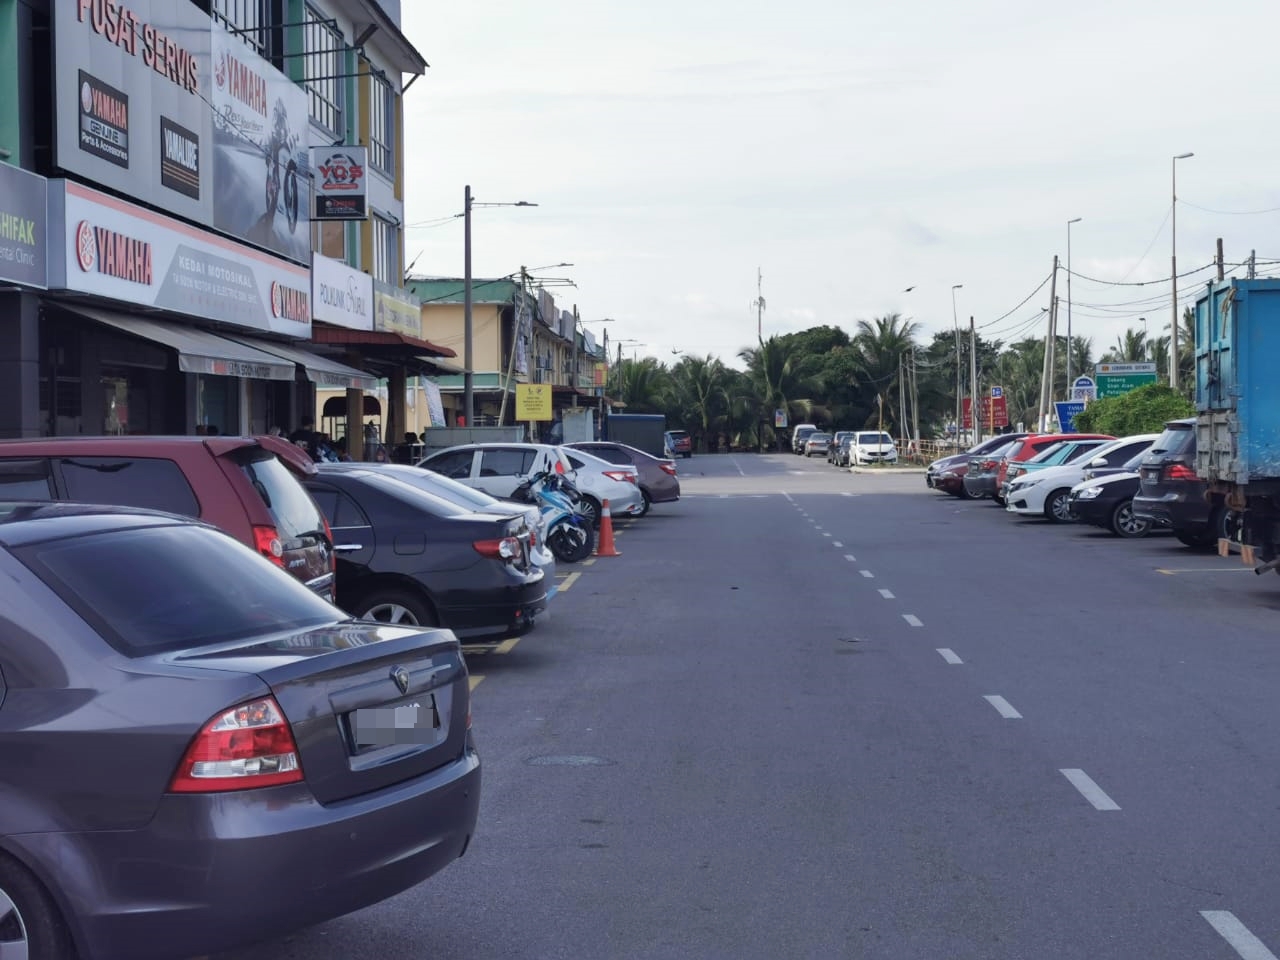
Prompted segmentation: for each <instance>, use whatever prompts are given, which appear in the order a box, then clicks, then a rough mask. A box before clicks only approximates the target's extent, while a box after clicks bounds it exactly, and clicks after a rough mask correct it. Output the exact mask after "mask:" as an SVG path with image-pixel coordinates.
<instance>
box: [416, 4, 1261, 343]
mask: <svg viewBox="0 0 1280 960" xmlns="http://www.w3.org/2000/svg"><path fill="white" fill-rule="evenodd" d="M1277 27H1280V6H1278V5H1276V4H1275V3H1274V2H1261V0H1242V2H1237V3H1235V4H1233V5H1231V6H1230V7H1229V8H1228V7H1213V6H1206V5H1205V4H1203V3H1191V2H1186V0H1159V2H1157V0H1110V2H1105V3H1104V2H1099V0H1074V2H1072V3H1057V4H1048V3H1028V2H1027V0H1016V2H993V0H971V2H967V3H963V4H962V3H955V2H916V3H912V2H903V3H898V4H879V3H870V2H867V0H840V2H828V0H790V2H788V3H778V2H775V0H771V2H762V0H736V2H733V3H727V2H721V0H683V2H674V0H648V2H646V3H643V4H638V3H630V2H627V3H624V2H619V0H554V2H549V3H531V2H529V0H467V2H465V3H443V2H437V0H406V2H405V3H404V31H405V33H406V34H407V36H408V37H409V38H410V39H411V40H412V42H413V43H414V44H415V45H416V46H417V47H418V49H419V50H421V51H422V53H423V54H424V56H425V57H426V59H427V61H428V62H429V63H430V64H431V67H430V69H429V70H428V71H427V74H426V76H424V77H422V78H421V79H420V80H418V81H417V83H415V85H414V86H413V88H412V89H411V90H410V91H409V93H408V95H407V100H406V126H407V137H406V155H407V165H408V170H409V178H408V187H407V196H406V201H407V219H408V221H409V222H410V223H411V224H422V225H421V226H414V227H412V228H411V229H410V230H409V231H408V233H407V239H406V251H407V259H408V260H413V259H414V258H415V257H416V258H418V259H417V262H416V265H415V267H414V271H415V273H424V274H429V275H445V276H459V277H460V276H462V270H463V229H462V221H461V219H455V220H448V221H446V222H444V223H443V224H441V223H439V221H440V220H441V218H447V217H449V216H450V215H452V214H456V213H459V212H461V210H462V206H463V187H464V185H465V184H467V183H470V184H471V185H472V190H473V193H474V196H475V198H476V201H477V203H482V202H507V201H517V200H527V201H530V202H534V203H537V204H539V206H538V207H537V208H536V209H516V208H504V207H494V208H481V207H476V208H475V209H474V210H473V213H472V220H473V245H472V246H473V260H474V264H473V270H474V274H475V276H477V277H483V276H496V275H501V274H506V273H510V272H512V271H516V270H518V269H519V267H520V266H521V265H522V264H523V265H526V266H528V267H531V268H532V267H540V266H543V265H546V264H555V263H560V262H570V263H573V264H574V266H573V267H571V268H560V269H558V270H548V271H541V274H542V275H544V276H554V277H567V278H569V279H572V280H573V282H574V283H576V284H577V287H576V289H575V288H572V287H570V288H565V289H557V290H556V291H555V293H556V296H557V301H558V302H559V303H560V304H562V305H563V306H565V307H566V308H571V307H572V304H573V303H574V302H576V303H577V304H578V305H579V310H580V313H581V315H582V317H583V318H584V319H585V320H587V321H593V320H599V319H600V318H604V317H613V318H616V322H614V323H610V324H607V325H603V324H597V323H588V329H590V330H592V331H594V332H595V333H596V334H597V335H599V334H600V333H602V332H603V331H605V330H608V332H609V336H610V339H611V340H617V339H619V338H622V339H633V340H637V341H641V343H642V344H643V345H640V346H638V347H633V346H630V345H629V346H627V347H625V350H626V353H627V355H628V356H630V355H631V353H632V351H633V350H636V349H638V351H639V355H640V356H645V355H650V356H655V357H659V358H660V359H662V360H664V361H668V362H669V361H671V360H673V359H675V358H674V357H673V356H672V351H673V350H682V351H685V352H688V353H693V354H698V355H705V354H712V355H715V356H719V357H721V358H722V359H724V360H725V361H726V362H731V363H733V364H734V365H740V364H739V363H738V361H737V353H738V351H739V350H740V349H742V348H743V347H747V346H751V345H753V344H754V343H755V341H756V312H755V309H754V307H753V306H752V303H753V300H754V299H755V297H756V271H757V269H759V270H760V271H762V273H763V277H764V279H763V294H764V299H765V302H766V309H765V311H764V333H765V336H766V337H767V336H769V335H770V334H773V333H783V332H789V331H794V330H801V329H804V328H806V327H810V326H814V325H817V324H823V323H826V324H832V325H837V326H841V327H843V328H844V329H846V330H849V331H850V332H852V331H853V329H854V327H855V325H856V323H857V321H858V320H861V319H870V318H872V317H875V316H877V315H881V314H884V313H888V312H898V313H901V314H903V315H904V316H907V317H911V318H914V319H915V320H916V321H918V322H919V324H920V325H921V328H922V332H923V335H922V337H921V339H922V340H927V339H928V337H929V335H931V334H932V333H934V332H936V331H939V330H951V329H952V289H951V288H952V285H953V284H963V289H961V290H958V291H956V294H955V304H956V309H957V312H958V314H959V317H960V321H961V323H962V324H963V325H964V326H965V327H966V328H967V326H968V318H969V316H970V315H972V316H973V317H974V318H975V321H976V322H977V324H979V326H980V327H981V326H982V325H984V324H985V325H986V329H985V330H983V331H982V332H983V333H984V335H993V336H995V337H1000V338H1003V339H1005V340H1006V341H1007V340H1011V339H1016V338H1018V337H1020V336H1024V335H1026V334H1027V333H1037V334H1039V335H1041V336H1043V333H1044V325H1043V324H1042V323H1040V322H1038V321H1036V320H1035V318H1036V316H1037V315H1038V314H1039V313H1040V308H1041V307H1046V306H1048V305H1049V287H1048V285H1047V284H1046V285H1045V286H1044V288H1043V289H1042V290H1040V291H1039V292H1038V293H1036V294H1035V295H1034V296H1030V295H1031V294H1032V292H1033V291H1034V290H1035V289H1036V287H1037V286H1038V285H1039V284H1040V283H1041V281H1043V280H1047V278H1048V277H1049V275H1050V272H1051V267H1052V263H1053V257H1054V255H1055V254H1057V255H1059V256H1060V257H1062V259H1063V262H1064V264H1065V262H1066V258H1067V221H1068V220H1070V219H1072V218H1073V217H1081V218H1083V219H1082V221H1081V222H1080V223H1077V224H1075V225H1074V226H1072V228H1071V246H1072V250H1071V253H1072V266H1073V268H1074V270H1075V271H1076V272H1077V273H1078V274H1082V275H1084V276H1087V277H1093V278H1098V279H1099V280H1104V281H1111V282H1117V281H1123V282H1125V283H1127V284H1135V283H1139V282H1142V281H1153V280H1155V281H1160V280H1162V281H1163V282H1160V283H1155V284H1152V285H1148V286H1115V285H1103V284H1098V283H1094V282H1090V281H1086V280H1081V279H1079V278H1077V279H1075V280H1073V282H1072V288H1071V298H1072V300H1073V304H1074V305H1073V309H1072V322H1073V327H1072V332H1073V333H1075V334H1077V335H1084V336H1090V337H1092V338H1093V339H1094V348H1095V356H1098V355H1100V354H1101V353H1102V352H1103V351H1104V350H1105V349H1106V348H1107V347H1108V346H1110V345H1111V344H1113V343H1114V342H1115V340H1116V336H1117V334H1119V333H1121V332H1123V331H1124V329H1125V327H1126V326H1133V327H1135V328H1141V324H1139V323H1138V318H1139V317H1142V316H1145V317H1147V318H1148V328H1149V330H1150V333H1151V336H1153V337H1154V336H1156V335H1157V334H1158V333H1161V332H1163V331H1164V327H1165V326H1166V325H1167V323H1168V321H1169V317H1170V312H1171V311H1170V304H1171V300H1170V284H1169V274H1170V261H1169V258H1170V253H1171V233H1170V223H1169V213H1170V193H1171V183H1170V167H1171V165H1172V164H1171V158H1172V157H1173V156H1174V155H1175V154H1180V153H1185V152H1189V151H1194V153H1195V156H1194V157H1192V158H1190V159H1187V160H1180V161H1178V163H1177V167H1178V196H1179V204H1178V210H1177V242H1178V267H1179V273H1184V272H1186V271H1188V270H1192V269H1194V268H1196V267H1200V266H1203V265H1206V264H1208V263H1209V262H1210V261H1211V260H1212V258H1213V249H1214V242H1215V238H1217V237H1219V236H1221V237H1222V238H1223V239H1224V242H1225V248H1226V260H1227V261H1228V264H1231V263H1233V262H1239V261H1243V260H1244V259H1245V258H1247V257H1248V255H1249V251H1250V249H1255V248H1256V250H1257V253H1258V256H1259V258H1260V259H1269V260H1280V237H1278V236H1277V227H1278V226H1280V210H1272V211H1271V212H1267V213H1254V212H1253V211H1264V210H1268V209H1269V208H1280V150H1277V146H1278V145H1280V127H1278V126H1277V124H1276V123H1275V119H1274V107H1273V106H1272V100H1273V97H1274V95H1275V85H1276V81H1277V74H1278V71H1277V68H1276V61H1277V53H1276V37H1277V36H1278V35H1280V34H1278V33H1277V29H1276V28H1277ZM1204 208H1208V209H1204ZM1210 210H1213V211H1230V213H1225V212H1209V211H1210ZM1246 211H1247V213H1246ZM1228 269H1230V267H1228ZM1261 270H1263V271H1265V272H1270V273H1273V274H1277V273H1280V270H1277V269H1276V265H1274V264H1268V265H1265V266H1263V267H1262V268H1261ZM1209 276H1210V272H1209V271H1205V272H1202V273H1199V274H1196V275H1194V276H1193V277H1189V278H1187V279H1184V280H1180V281H1179V294H1180V296H1194V292H1195V288H1197V287H1198V286H1199V285H1200V284H1201V283H1202V281H1203V280H1204V279H1206V278H1208V277H1209ZM912 286H913V287H915V289H914V291H912V292H910V293H906V292H904V290H905V288H907V287H912ZM1028 296H1030V299H1028V300H1027V302H1026V304H1025V305H1023V306H1021V307H1020V308H1018V309H1015V307H1018V304H1019V303H1020V302H1021V301H1023V299H1024V298H1027V297H1028ZM1058 296H1059V297H1060V298H1061V301H1062V310H1061V318H1060V322H1059V333H1060V334H1065V332H1066V313H1067V311H1066V297H1067V291H1066V273H1065V271H1062V272H1060V273H1059V274H1058ZM1135 301H1141V302H1135ZM1010 311H1012V312H1010ZM1006 314H1008V316H1007V317H1005V315H1006ZM1001 317H1005V319H999V318H1001Z"/></svg>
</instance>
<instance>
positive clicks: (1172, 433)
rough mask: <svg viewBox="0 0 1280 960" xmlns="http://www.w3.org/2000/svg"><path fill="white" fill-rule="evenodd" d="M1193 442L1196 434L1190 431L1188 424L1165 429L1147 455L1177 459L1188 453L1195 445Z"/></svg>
mask: <svg viewBox="0 0 1280 960" xmlns="http://www.w3.org/2000/svg"><path fill="white" fill-rule="evenodd" d="M1195 440H1196V432H1195V431H1194V430H1192V429H1191V425H1190V424H1181V425H1179V426H1176V427H1165V430H1164V433H1162V434H1160V439H1159V440H1157V441H1156V442H1155V443H1154V444H1153V445H1152V447H1151V449H1150V450H1148V451H1147V453H1148V454H1149V455H1152V456H1161V457H1177V456H1180V455H1182V454H1184V453H1189V452H1190V451H1191V448H1192V446H1194V445H1195Z"/></svg>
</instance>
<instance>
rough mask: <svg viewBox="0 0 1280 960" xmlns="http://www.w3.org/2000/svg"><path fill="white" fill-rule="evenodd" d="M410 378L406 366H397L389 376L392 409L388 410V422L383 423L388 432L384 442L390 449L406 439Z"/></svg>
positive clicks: (388, 385)
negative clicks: (407, 397)
mask: <svg viewBox="0 0 1280 960" xmlns="http://www.w3.org/2000/svg"><path fill="white" fill-rule="evenodd" d="M408 379H409V378H408V377H407V376H406V375H405V370H404V367H396V368H395V369H393V370H392V371H391V376H390V377H388V378H387V406H388V407H389V408H390V409H389V410H388V411H387V422H386V423H385V424H384V425H383V426H384V428H385V430H386V433H385V435H384V436H383V438H382V442H383V443H385V444H386V445H387V449H389V450H390V449H392V448H394V447H395V445H396V444H398V443H399V442H400V441H401V440H403V439H404V435H405V431H406V430H408V429H409V428H408V426H407V424H408V422H409V418H408V416H407V414H408V412H409V409H408V408H409V405H408V403H407V402H406V400H405V389H406V387H407V386H408Z"/></svg>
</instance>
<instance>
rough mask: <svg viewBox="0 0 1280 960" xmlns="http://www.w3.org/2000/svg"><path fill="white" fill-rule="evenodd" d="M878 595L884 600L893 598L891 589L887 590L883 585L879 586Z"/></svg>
mask: <svg viewBox="0 0 1280 960" xmlns="http://www.w3.org/2000/svg"><path fill="white" fill-rule="evenodd" d="M880 596H882V597H884V598H885V599H886V600H892V599H893V591H892V590H887V589H885V588H884V587H881V588H880Z"/></svg>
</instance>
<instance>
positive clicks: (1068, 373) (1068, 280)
mask: <svg viewBox="0 0 1280 960" xmlns="http://www.w3.org/2000/svg"><path fill="white" fill-rule="evenodd" d="M1083 219H1084V218H1083V217H1076V218H1075V219H1074V220H1068V221H1067V399H1068V400H1069V399H1071V225H1072V224H1073V223H1079V222H1080V221H1081V220H1083Z"/></svg>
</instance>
